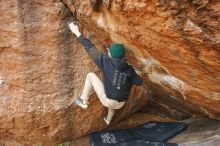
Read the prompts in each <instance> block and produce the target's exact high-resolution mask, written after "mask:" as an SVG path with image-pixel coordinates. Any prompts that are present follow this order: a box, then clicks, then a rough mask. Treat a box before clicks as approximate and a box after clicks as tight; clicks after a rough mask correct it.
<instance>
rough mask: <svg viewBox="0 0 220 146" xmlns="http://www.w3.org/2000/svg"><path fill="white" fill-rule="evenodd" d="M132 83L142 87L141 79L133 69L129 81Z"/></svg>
mask: <svg viewBox="0 0 220 146" xmlns="http://www.w3.org/2000/svg"><path fill="white" fill-rule="evenodd" d="M131 81H132V83H133V84H135V85H137V86H140V85H142V83H143V80H142V79H141V77H140V76H139V75H138V74H137V73H136V72H135V70H134V69H133V76H132V79H131Z"/></svg>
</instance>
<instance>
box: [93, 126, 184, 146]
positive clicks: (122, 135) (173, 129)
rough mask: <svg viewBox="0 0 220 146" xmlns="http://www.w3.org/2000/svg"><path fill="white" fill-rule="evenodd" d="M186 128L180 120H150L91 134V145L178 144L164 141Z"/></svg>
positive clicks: (147, 145)
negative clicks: (132, 125)
mask: <svg viewBox="0 0 220 146" xmlns="http://www.w3.org/2000/svg"><path fill="white" fill-rule="evenodd" d="M185 128H186V124H184V123H179V122H168V123H162V122H149V123H146V124H143V125H140V126H137V127H134V128H131V129H126V130H112V131H102V132H97V133H93V134H91V135H89V141H90V145H91V146H154V145H155V146H156V144H157V146H176V144H168V143H164V142H165V141H166V140H168V139H169V138H171V137H173V136H175V135H176V134H178V133H179V132H181V131H183V130H184V129H185Z"/></svg>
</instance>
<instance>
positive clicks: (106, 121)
mask: <svg viewBox="0 0 220 146" xmlns="http://www.w3.org/2000/svg"><path fill="white" fill-rule="evenodd" d="M103 120H104V121H105V123H106V125H109V124H110V122H111V121H109V120H108V119H107V118H106V117H104V118H103Z"/></svg>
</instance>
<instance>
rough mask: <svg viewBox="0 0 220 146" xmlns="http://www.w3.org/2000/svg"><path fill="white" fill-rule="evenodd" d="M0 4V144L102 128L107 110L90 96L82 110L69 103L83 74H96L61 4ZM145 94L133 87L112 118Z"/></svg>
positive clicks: (41, 140)
mask: <svg viewBox="0 0 220 146" xmlns="http://www.w3.org/2000/svg"><path fill="white" fill-rule="evenodd" d="M0 5H1V11H0V13H1V18H0V19H1V20H0V23H1V24H0V32H1V34H0V36H1V42H0V79H1V85H0V139H1V141H0V143H1V142H4V141H5V140H14V141H17V142H20V143H26V144H27V145H30V144H34V143H36V144H41V143H44V144H45V143H52V142H53V143H56V142H62V141H64V140H70V139H74V138H76V137H80V136H82V135H86V134H87V133H89V132H94V131H97V130H100V129H103V128H104V127H106V125H105V123H104V121H103V117H104V116H105V115H106V113H107V109H105V108H104V107H103V106H102V105H101V103H100V102H99V101H98V99H97V97H96V96H95V94H92V96H91V102H90V107H89V109H88V110H87V111H84V110H81V109H80V108H78V107H76V106H74V105H71V103H72V100H73V99H75V98H77V97H79V96H80V93H81V89H82V87H83V85H84V80H85V78H86V74H87V73H88V72H95V73H97V74H98V75H101V74H100V71H99V70H98V68H97V67H96V65H95V64H94V63H93V62H92V60H91V59H90V58H89V56H88V55H87V54H86V52H85V51H84V50H83V48H82V46H81V45H80V44H79V42H78V40H77V38H74V36H73V35H72V33H70V31H69V29H68V27H67V24H68V23H67V22H69V20H70V19H71V18H72V14H71V12H70V11H69V10H68V9H67V8H66V7H65V5H64V4H63V3H61V2H60V1H43V0H33V1H32V0H31V1H14V0H8V1H1V3H0ZM91 39H92V40H93V41H94V42H96V41H97V40H95V39H93V38H91ZM96 43H97V42H96ZM134 95H135V98H132V96H134ZM146 97H147V96H146V94H145V91H144V90H143V88H137V87H136V88H134V89H133V90H132V94H131V98H130V101H129V102H128V103H127V105H126V106H125V107H124V108H123V109H121V110H120V111H118V112H117V117H115V119H114V120H115V122H117V121H118V120H119V119H121V118H123V117H125V116H126V115H128V114H131V113H133V112H135V111H136V110H138V109H140V108H141V107H143V106H144V104H146V100H147V98H146ZM113 123H114V121H113Z"/></svg>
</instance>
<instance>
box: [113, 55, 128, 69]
mask: <svg viewBox="0 0 220 146" xmlns="http://www.w3.org/2000/svg"><path fill="white" fill-rule="evenodd" d="M112 62H113V64H114V66H115V68H116V69H117V70H118V71H120V72H122V71H124V70H125V69H126V68H127V67H128V66H129V65H128V63H127V61H126V60H125V59H114V58H113V59H112Z"/></svg>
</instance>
